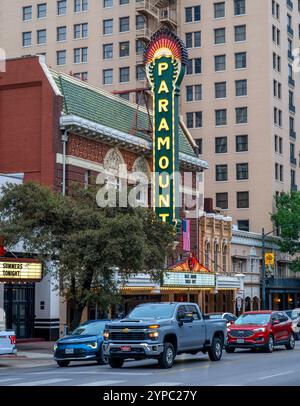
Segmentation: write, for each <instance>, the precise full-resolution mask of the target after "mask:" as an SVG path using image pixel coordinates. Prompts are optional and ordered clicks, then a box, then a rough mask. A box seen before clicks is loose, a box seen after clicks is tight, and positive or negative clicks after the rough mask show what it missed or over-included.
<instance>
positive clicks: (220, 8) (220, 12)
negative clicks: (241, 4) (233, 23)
mask: <svg viewBox="0 0 300 406" xmlns="http://www.w3.org/2000/svg"><path fill="white" fill-rule="evenodd" d="M214 17H215V18H223V17H225V2H224V1H222V2H220V3H214Z"/></svg>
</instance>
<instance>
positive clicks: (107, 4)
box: [103, 0, 113, 8]
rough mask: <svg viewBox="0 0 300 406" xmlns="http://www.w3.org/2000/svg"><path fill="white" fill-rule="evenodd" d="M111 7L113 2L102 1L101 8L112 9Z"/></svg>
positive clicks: (111, 0) (109, 0)
mask: <svg viewBox="0 0 300 406" xmlns="http://www.w3.org/2000/svg"><path fill="white" fill-rule="evenodd" d="M112 6H113V0H103V7H104V8H106V7H112Z"/></svg>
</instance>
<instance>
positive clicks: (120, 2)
mask: <svg viewBox="0 0 300 406" xmlns="http://www.w3.org/2000/svg"><path fill="white" fill-rule="evenodd" d="M119 4H120V6H124V5H125V4H129V0H119Z"/></svg>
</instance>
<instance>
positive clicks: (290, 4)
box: [286, 0, 294, 10]
mask: <svg viewBox="0 0 300 406" xmlns="http://www.w3.org/2000/svg"><path fill="white" fill-rule="evenodd" d="M286 5H287V6H288V8H289V9H290V10H293V8H294V5H293V2H292V1H291V0H286Z"/></svg>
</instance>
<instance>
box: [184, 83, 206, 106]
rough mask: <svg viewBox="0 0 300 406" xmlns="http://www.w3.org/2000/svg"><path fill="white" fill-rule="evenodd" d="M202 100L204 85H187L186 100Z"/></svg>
mask: <svg viewBox="0 0 300 406" xmlns="http://www.w3.org/2000/svg"><path fill="white" fill-rule="evenodd" d="M199 100H202V85H194V86H186V101H187V102H191V101H199Z"/></svg>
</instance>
